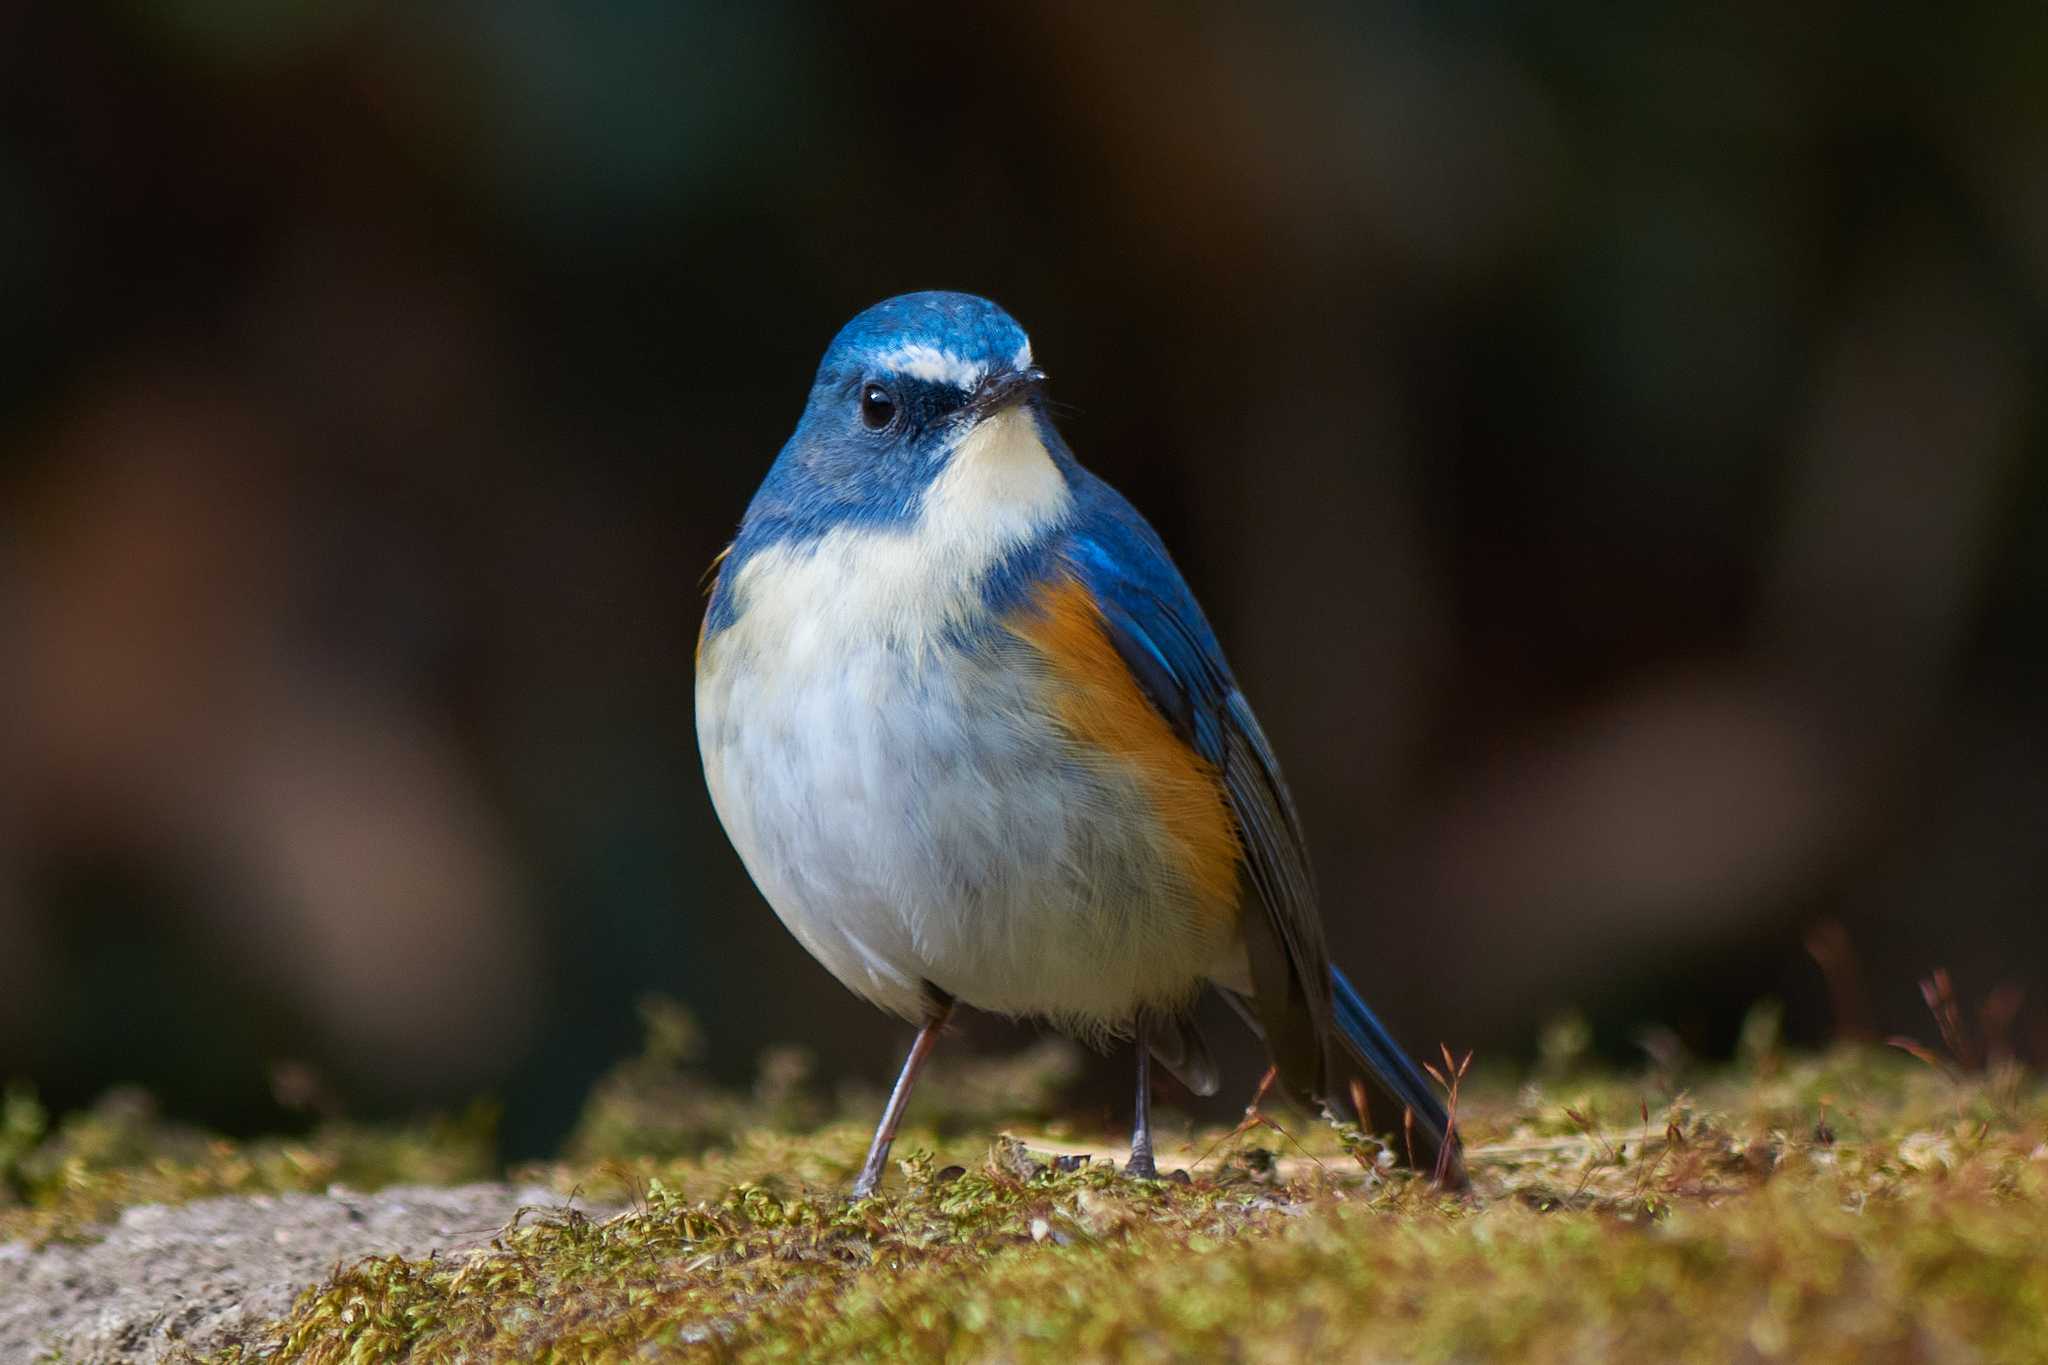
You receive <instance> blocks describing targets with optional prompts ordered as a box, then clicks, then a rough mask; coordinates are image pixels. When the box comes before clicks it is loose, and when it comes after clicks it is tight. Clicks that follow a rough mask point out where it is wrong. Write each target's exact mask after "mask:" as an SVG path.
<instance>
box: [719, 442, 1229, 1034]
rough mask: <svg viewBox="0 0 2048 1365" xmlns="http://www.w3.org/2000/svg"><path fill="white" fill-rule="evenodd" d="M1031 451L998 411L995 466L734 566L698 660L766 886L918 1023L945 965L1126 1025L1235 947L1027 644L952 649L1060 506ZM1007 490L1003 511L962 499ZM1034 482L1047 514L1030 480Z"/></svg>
mask: <svg viewBox="0 0 2048 1365" xmlns="http://www.w3.org/2000/svg"><path fill="white" fill-rule="evenodd" d="M1014 417H1015V420H1018V421H1028V420H1029V419H1028V416H1027V415H1025V414H1015V415H1014ZM1006 420H1010V418H1009V417H1008V416H1007V415H1006V417H1005V418H998V419H996V422H1003V421H1006ZM995 424H996V423H985V424H984V427H989V426H994V425H995ZM978 434H979V433H977V435H978ZM970 439H972V438H970ZM1022 444H1023V443H1022V441H1021V440H1020V439H1019V432H1018V430H1017V428H1014V427H1013V428H1009V429H1007V430H1006V429H1003V428H1000V427H999V428H998V429H997V430H996V431H994V432H992V433H991V434H990V438H989V444H988V445H986V446H984V447H982V448H981V450H980V452H979V453H980V454H982V455H984V456H993V457H994V458H991V459H984V460H980V461H975V462H972V464H973V465H978V466H979V467H978V468H977V467H972V465H971V466H970V467H969V468H968V469H965V470H961V468H960V466H961V464H962V457H963V456H965V455H967V454H968V452H967V451H965V450H963V451H962V452H961V455H960V456H956V458H955V461H954V467H953V469H952V470H949V472H948V475H947V476H946V478H942V479H941V480H940V482H939V484H935V485H934V487H933V489H932V491H931V493H929V494H928V495H927V499H926V504H925V510H924V515H923V516H922V517H921V519H920V521H919V523H918V524H917V525H916V526H915V527H913V528H912V529H910V530H908V531H896V532H877V531H851V530H841V531H835V532H833V533H831V534H829V535H826V536H824V537H822V538H820V539H817V540H814V541H811V542H809V543H808V544H805V545H802V546H778V547H774V548H771V549H768V550H765V551H762V552H760V553H758V554H756V555H754V556H753V557H751V558H750V559H749V560H748V561H747V562H746V563H745V564H744V565H742V566H741V567H740V569H739V571H738V573H737V575H736V577H735V579H734V581H733V583H732V584H731V585H730V586H731V588H732V590H733V591H734V592H735V593H736V594H737V596H736V598H735V603H734V605H735V608H736V611H737V618H736V619H735V620H733V621H732V623H731V624H729V625H728V626H726V627H725V628H724V629H723V630H721V631H719V632H717V633H716V634H714V635H712V636H711V637H710V638H709V639H708V640H707V641H706V642H705V646H704V652H703V655H702V657H701V659H700V661H699V666H698V681H697V730H698V741H699V745H700V747H701V749H702V752H703V757H704V770H705V775H706V778H707V779H708V781H709V784H710V788H711V796H712V801H713V803H714V805H715V806H716V807H717V810H718V813H719V818H720V819H721V820H722V821H723V822H724V824H725V828H726V832H727V834H728V835H729V836H730V837H731V839H732V842H733V844H734V846H735V847H736V848H737V849H738V850H739V853H740V856H741V858H742V859H743V860H744V861H745V863H746V865H747V869H748V871H749V872H750V873H751V874H752V875H753V877H754V880H755V882H756V884H757V885H759V887H760V889H761V891H762V894H763V895H764V896H766V897H767V899H768V902H769V904H770V905H771V906H773V907H774V909H775V912H776V914H777V915H778V916H780V917H781V919H782V921H783V922H784V924H786V925H787V926H788V927H789V929H790V930H791V932H792V933H794V934H795V935H796V937H797V938H798V939H799V940H800V941H801V942H802V943H803V944H804V946H805V947H806V948H807V949H809V950H810V952H811V953H812V954H813V955H814V956H815V957H817V958H818V960H819V961H820V962H822V963H823V964H824V965H825V966H826V967H827V968H828V969H829V970H830V971H831V972H832V973H833V974H834V975H835V976H837V977H838V978H839V979H840V980H841V981H843V982H844V983H845V984H846V985H847V986H849V987H850V988H852V989H853V990H854V991H856V992H858V993H859V994H861V995H863V996H866V997H867V998H868V999H870V1000H872V1001H874V1002H875V1003H876V1004H878V1005H881V1006H882V1007H884V1008H886V1009H890V1010H892V1011H894V1012H896V1013H898V1014H900V1015H903V1016H904V1017H906V1018H912V1019H915V1018H917V1017H919V1016H920V1015H921V1014H922V1013H923V1010H924V995H925V992H924V987H923V983H924V982H926V981H929V982H931V983H932V984H934V985H936V986H938V987H939V988H940V989H942V990H945V991H946V992H948V993H949V994H952V995H954V996H956V997H958V998H959V999H961V1000H963V1001H965V1002H967V1003H968V1004H971V1005H975V1006H978V1007H980V1008H983V1009H990V1010H997V1011H1002V1012H1008V1013H1019V1014H1024V1013H1031V1014H1047V1015H1052V1016H1056V1017H1059V1018H1063V1019H1067V1020H1080V1021H1092V1022H1097V1023H1102V1022H1108V1023H1112V1024H1114V1023H1120V1022H1122V1021H1123V1020H1125V1019H1127V1018H1128V1017H1129V1015H1130V1013H1131V1012H1132V1010H1133V1009H1134V1008H1135V1007H1136V1006H1138V1005H1140V1004H1144V1003H1158V1004H1164V1003H1168V1002H1173V1001H1178V1000H1179V999H1181V998H1183V997H1185V996H1186V995H1187V994H1188V993H1189V992H1190V991H1191V990H1192V989H1193V988H1194V987H1195V985H1196V984H1197V982H1198V981H1199V980H1200V978H1201V977H1202V976H1204V975H1206V974H1211V973H1213V972H1214V971H1215V970H1217V968H1218V966H1219V964H1222V963H1227V962H1230V961H1233V960H1234V958H1233V954H1235V953H1236V952H1237V951H1239V950H1237V949H1236V947H1235V945H1234V944H1227V943H1219V942H1217V941H1215V940H1216V935H1217V933H1218V929H1217V927H1216V926H1215V925H1214V923H1213V920H1212V921H1208V922H1206V923H1205V922H1203V921H1202V920H1201V918H1200V917H1198V916H1196V915H1194V914H1193V913H1192V911H1191V909H1190V908H1189V904H1188V898H1187V896H1186V894H1185V892H1184V891H1183V890H1182V889H1181V887H1180V882H1179V880H1178V877H1179V874H1178V870H1177V869H1175V868H1171V867H1168V866H1165V865H1164V864H1163V863H1162V860H1161V854H1160V849H1161V848H1162V846H1163V845H1162V841H1161V839H1160V838H1159V837H1158V831H1157V830H1156V829H1155V828H1153V827H1152V826H1151V825H1150V823H1149V816H1148V815H1147V813H1146V812H1147V803H1146V800H1145V797H1144V793H1143V792H1142V791H1141V790H1140V789H1139V788H1138V786H1137V783H1136V782H1135V780H1134V779H1133V778H1131V777H1130V776H1128V775H1125V774H1121V773H1118V772H1115V771H1111V770H1106V769H1105V768H1104V767H1103V765H1101V764H1100V763H1089V762H1087V761H1085V759H1084V757H1083V756H1081V755H1077V754H1076V753H1075V752H1074V751H1073V750H1072V748H1071V747H1070V746H1069V743H1068V741H1067V739H1066V738H1065V736H1064V735H1063V734H1061V733H1060V732H1059V731H1058V730H1057V729H1056V728H1055V727H1054V726H1053V725H1052V723H1051V722H1050V721H1049V720H1048V719H1047V718H1046V715H1045V707H1044V703H1043V701H1042V700H1041V698H1040V696H1039V694H1038V689H1039V686H1040V667H1039V665H1038V663H1037V660H1036V656H1035V655H1034V654H1032V653H1031V651H1030V650H1029V649H1028V647H1027V646H1025V645H1023V644H1022V643H1021V642H1009V643H1005V644H1002V645H999V646H996V647H977V648H975V649H974V650H972V651H967V650H963V649H962V648H960V647H959V646H958V645H957V644H956V643H953V641H954V640H955V639H956V633H955V632H953V631H951V630H950V629H949V628H950V627H954V626H957V625H959V624H960V623H962V622H963V621H965V620H967V619H969V618H971V617H974V616H975V614H976V613H978V612H980V611H981V610H982V609H981V607H980V602H979V598H978V592H977V588H976V584H977V581H978V578H979V574H980V573H981V572H982V571H984V570H985V569H986V568H987V567H988V566H989V565H991V564H993V563H994V562H995V561H996V560H997V559H998V558H999V557H1000V556H1001V555H1002V554H1003V553H1006V552H1007V551H1008V550H1009V549H1011V548H1012V547H1013V546H1014V545H1015V544H1016V543H1017V542H1018V541H1019V540H1021V539H1022V538H1023V536H1025V535H1028V534H1031V533H1032V532H1033V531H1034V530H1035V529H1036V526H1035V525H1034V523H1037V524H1042V520H1043V518H1045V517H1046V516H1047V515H1057V514H1059V513H1060V512H1063V511H1064V504H1063V503H1062V502H1061V501H1060V499H1063V498H1064V497H1065V496H1066V491H1065V485H1064V481H1063V480H1062V481H1060V482H1059V484H1058V487H1057V490H1056V493H1057V496H1056V497H1055V496H1053V495H1052V494H1051V493H1050V492H1049V491H1047V490H1046V488H1045V485H1043V484H1042V483H1036V484H1034V481H1033V477H1032V476H1033V474H1034V472H1035V471H1034V470H1033V469H1032V468H1031V461H1030V460H1029V459H1028V456H1030V455H1031V454H1032V453H1033V452H1034V450H1035V453H1036V454H1037V455H1038V457H1039V458H1040V459H1042V460H1044V459H1045V457H1044V452H1043V449H1042V448H1041V447H1038V443H1037V440H1036V438H1035V435H1033V436H1032V437H1031V439H1030V441H1029V447H1030V448H1028V449H1019V448H1018V447H1019V446H1020V445H1022ZM1045 465H1046V468H1047V469H1048V470H1050V471H1051V473H1052V475H1053V477H1054V478H1055V479H1058V477H1059V476H1058V472H1057V470H1053V469H1051V462H1050V460H1045ZM956 473H957V478H956ZM947 479H955V482H954V483H953V485H952V486H951V487H950V488H946V487H944V485H945V484H946V482H947ZM977 484H979V489H977V487H976V485H977ZM992 488H998V489H1003V490H1004V495H1003V496H1001V497H998V498H996V499H995V501H996V503H997V504H998V505H1000V506H1001V507H1003V508H1005V509H1007V511H1008V515H996V516H991V515H989V514H987V513H986V512H984V514H983V515H980V516H974V515H970V508H971V507H972V506H973V505H974V504H975V502H976V501H979V502H980V503H981V505H982V506H984V507H986V506H988V505H989V502H988V498H987V493H988V490H990V489H992ZM1034 488H1036V489H1037V490H1039V491H1038V493H1037V494H1036V496H1038V497H1039V498H1040V501H1039V503H1038V510H1036V511H1032V510H1030V503H1029V499H1028V498H1027V497H1020V496H1019V495H1020V494H1030V493H1032V490H1033V489H1034Z"/></svg>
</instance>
